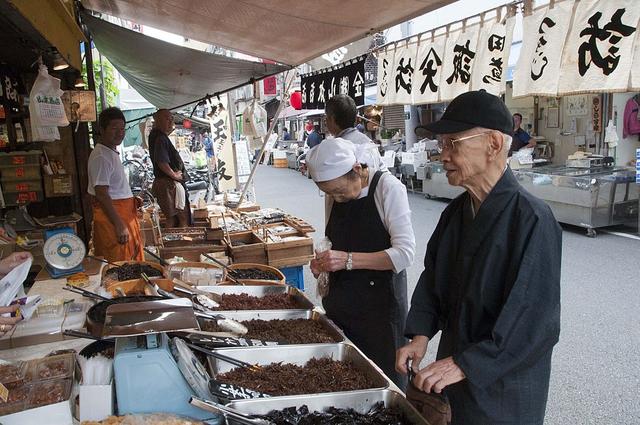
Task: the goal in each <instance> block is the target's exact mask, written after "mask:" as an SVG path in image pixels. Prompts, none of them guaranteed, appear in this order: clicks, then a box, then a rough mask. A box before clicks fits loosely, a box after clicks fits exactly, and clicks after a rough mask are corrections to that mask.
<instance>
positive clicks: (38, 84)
mask: <svg viewBox="0 0 640 425" xmlns="http://www.w3.org/2000/svg"><path fill="white" fill-rule="evenodd" d="M63 93H64V92H63V91H62V90H60V80H59V79H57V78H55V77H52V76H51V75H49V72H48V71H47V67H46V66H44V65H40V68H39V71H38V77H37V78H36V81H35V82H34V83H33V87H32V88H31V92H30V93H29V116H30V120H31V133H32V137H33V140H34V141H46V142H51V141H54V140H59V139H60V132H59V131H58V127H65V126H67V125H69V120H68V119H67V115H66V113H65V110H64V104H63V103H62V98H61V96H62V94H63Z"/></svg>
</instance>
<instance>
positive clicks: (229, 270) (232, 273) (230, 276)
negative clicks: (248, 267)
mask: <svg viewBox="0 0 640 425" xmlns="http://www.w3.org/2000/svg"><path fill="white" fill-rule="evenodd" d="M202 255H204V256H205V257H206V258H208V259H209V260H211V261H213V262H214V263H216V264H217V265H219V266H220V267H222V268H223V269H224V270H225V271H226V272H227V279H229V280H230V281H231V283H233V284H235V285H241V286H245V284H244V283H242V282H241V281H239V280H238V279H236V278H235V277H234V276H237V274H236V271H235V270H233V269H232V268H231V267H229V266H227V265H226V264H225V263H223V262H222V261H220V260H218V259H217V258H215V257H212V256H211V255H209V254H202Z"/></svg>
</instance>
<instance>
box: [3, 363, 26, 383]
mask: <svg viewBox="0 0 640 425" xmlns="http://www.w3.org/2000/svg"><path fill="white" fill-rule="evenodd" d="M24 372H25V366H24V363H16V364H5V365H1V366H0V383H2V384H3V385H4V386H5V387H7V388H12V387H14V386H18V385H21V384H22V383H23V382H24Z"/></svg>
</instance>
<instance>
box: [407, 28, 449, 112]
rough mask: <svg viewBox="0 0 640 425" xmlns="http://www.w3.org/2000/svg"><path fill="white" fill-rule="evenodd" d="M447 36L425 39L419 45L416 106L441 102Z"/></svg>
mask: <svg viewBox="0 0 640 425" xmlns="http://www.w3.org/2000/svg"><path fill="white" fill-rule="evenodd" d="M446 42H447V37H446V36H444V35H443V36H439V37H436V38H435V39H434V40H433V41H431V39H430V38H429V39H424V40H421V41H420V42H419V43H418V56H417V57H416V71H415V73H414V75H413V85H412V88H411V91H412V93H413V102H414V104H416V105H420V104H426V103H437V102H438V101H439V100H440V82H441V80H442V67H443V65H444V61H443V59H444V48H445V45H446Z"/></svg>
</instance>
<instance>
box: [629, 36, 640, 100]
mask: <svg viewBox="0 0 640 425" xmlns="http://www.w3.org/2000/svg"><path fill="white" fill-rule="evenodd" d="M636 32H637V31H636ZM634 50H635V51H634V52H633V65H634V66H632V67H631V78H630V79H629V84H630V86H631V87H629V90H630V91H640V33H638V34H636V42H635V43H634Z"/></svg>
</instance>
